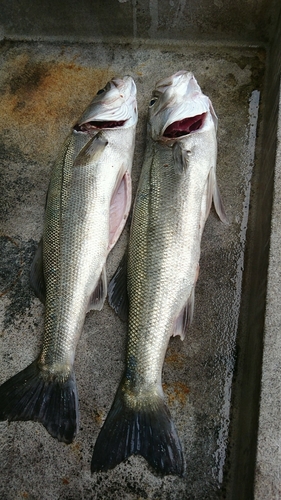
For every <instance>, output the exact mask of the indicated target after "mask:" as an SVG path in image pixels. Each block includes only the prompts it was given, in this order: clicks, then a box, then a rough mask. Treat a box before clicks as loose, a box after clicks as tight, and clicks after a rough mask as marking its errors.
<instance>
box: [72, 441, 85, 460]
mask: <svg viewBox="0 0 281 500" xmlns="http://www.w3.org/2000/svg"><path fill="white" fill-rule="evenodd" d="M70 449H71V451H72V452H73V454H74V455H76V457H77V458H79V459H80V458H81V454H82V447H81V444H80V443H78V442H77V441H76V442H74V443H72V444H71V445H70Z"/></svg>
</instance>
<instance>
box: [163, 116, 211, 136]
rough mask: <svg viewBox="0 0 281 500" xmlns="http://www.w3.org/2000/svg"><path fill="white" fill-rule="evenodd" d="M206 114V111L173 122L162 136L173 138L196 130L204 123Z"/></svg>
mask: <svg viewBox="0 0 281 500" xmlns="http://www.w3.org/2000/svg"><path fill="white" fill-rule="evenodd" d="M206 116H207V113H202V114H201V115H196V116H192V117H188V118H183V120H179V121H177V122H173V123H171V125H169V126H168V127H167V128H166V130H165V131H164V134H163V137H167V138H169V139H175V138H177V137H182V136H184V135H188V134H190V133H191V132H196V131H197V130H199V129H200V128H202V126H203V125H204V121H205V118H206Z"/></svg>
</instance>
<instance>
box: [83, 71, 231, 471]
mask: <svg viewBox="0 0 281 500" xmlns="http://www.w3.org/2000/svg"><path fill="white" fill-rule="evenodd" d="M216 125H217V117H216V115H215V112H214V109H213V107H212V104H211V101H210V100H209V98H208V97H207V96H204V95H203V94H202V92H201V89H200V87H199V85H198V84H197V82H196V80H195V78H194V76H193V74H192V73H190V72H186V71H179V72H178V73H176V74H175V75H173V76H172V77H169V78H167V79H165V80H162V81H161V82H158V84H156V88H155V90H154V93H153V95H152V99H151V101H150V105H149V122H148V135H147V145H146V154H145V159H144V163H143V166H142V171H141V176H140V181H139V186H138V190H137V194H136V199H135V204H134V211H133V217H132V224H131V231H130V238H129V249H128V265H127V293H128V299H129V318H128V342H127V356H126V367H125V372H124V375H123V378H122V380H121V383H120V385H119V388H118V390H117V393H116V396H115V399H114V402H113V405H112V407H111V409H110V411H109V413H108V416H107V418H106V420H105V423H104V425H103V427H102V429H101V431H100V434H99V436H98V438H97V441H96V444H95V448H94V453H93V457H92V466H91V467H92V471H97V470H108V469H111V468H113V467H115V466H116V465H117V464H118V463H120V462H122V461H123V460H125V459H126V458H128V457H129V456H130V455H132V454H140V455H142V456H143V457H144V458H145V459H146V460H147V461H148V463H149V464H150V465H151V466H152V467H153V468H154V469H155V470H156V471H158V472H161V473H162V474H177V475H182V474H183V471H184V461H183V454H182V449H181V443H180V440H179V437H178V434H177V432H176V429H175V426H174V424H173V421H172V418H171V415H170V412H169V409H168V407H167V405H166V404H165V401H164V394H163V389H162V382H161V378H162V369H163V363H164V358H165V353H166V349H167V346H168V342H169V339H170V337H171V336H175V335H180V337H181V338H182V339H183V338H184V335H185V332H186V329H187V327H188V326H189V324H190V322H191V320H192V314H193V303H194V288H195V285H196V280H197V276H198V269H199V257H200V244H201V236H202V231H203V228H204V224H205V221H206V219H207V217H208V214H209V210H210V207H211V202H212V198H213V199H214V205H215V208H216V210H217V212H218V214H219V216H220V218H221V219H222V220H225V214H224V210H223V207H222V204H221V200H220V195H219V191H218V188H217V185H216V177H215V167H216V154H217V143H216ZM166 131H167V135H165V134H166ZM122 267H123V261H122V263H121V265H120V267H119V269H118V270H117V272H116V275H115V276H114V278H113V280H112V282H111V284H110V291H109V298H110V304H111V305H112V307H113V308H114V309H115V310H116V311H117V312H119V311H120V313H122V315H123V310H122V309H125V306H123V303H124V304H125V303H126V301H124V300H123V299H122V300H121V298H120V297H119V296H118V295H119V294H121V297H122V293H123V295H124V297H126V291H125V292H124V291H123V292H122V283H123V282H124V281H125V280H124V277H123V276H122ZM124 269H125V266H124ZM120 290H121V292H120Z"/></svg>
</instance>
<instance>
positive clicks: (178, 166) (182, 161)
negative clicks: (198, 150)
mask: <svg viewBox="0 0 281 500" xmlns="http://www.w3.org/2000/svg"><path fill="white" fill-rule="evenodd" d="M189 154H190V151H187V150H185V149H183V148H182V146H181V144H180V142H176V143H175V144H174V146H173V160H174V169H175V172H176V173H177V174H182V173H184V172H185V171H186V170H187V169H188V165H189Z"/></svg>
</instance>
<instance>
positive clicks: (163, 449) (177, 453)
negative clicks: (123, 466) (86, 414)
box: [91, 386, 184, 476]
mask: <svg viewBox="0 0 281 500" xmlns="http://www.w3.org/2000/svg"><path fill="white" fill-rule="evenodd" d="M133 454H138V455H142V456H143V457H144V458H145V459H146V460H147V462H148V463H149V464H150V465H151V466H152V467H153V468H154V469H155V470H156V471H157V472H160V473H162V474H176V475H179V476H182V475H183V472H184V461H183V454H182V449H181V443H180V440H179V437H178V434H177V431H176V429H175V426H174V424H173V421H172V419H171V415H170V412H169V409H168V407H167V405H166V404H165V402H164V400H163V398H161V397H160V396H154V397H153V398H149V403H146V404H145V405H144V404H142V405H141V406H140V407H137V406H136V407H131V406H129V405H128V404H126V400H125V397H124V394H123V391H122V386H121V387H120V388H119V389H118V391H117V394H116V397H115V400H114V402H113V405H112V407H111V410H110V411H109V414H108V416H107V418H106V420H105V423H104V425H103V427H102V429H101V431H100V433H99V435H98V438H97V441H96V444H95V448H94V452H93V457H92V463H91V470H92V472H97V471H107V470H109V469H113V468H114V467H115V466H116V465H118V464H119V463H120V462H123V461H124V460H126V458H128V457H129V456H131V455H133Z"/></svg>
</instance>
